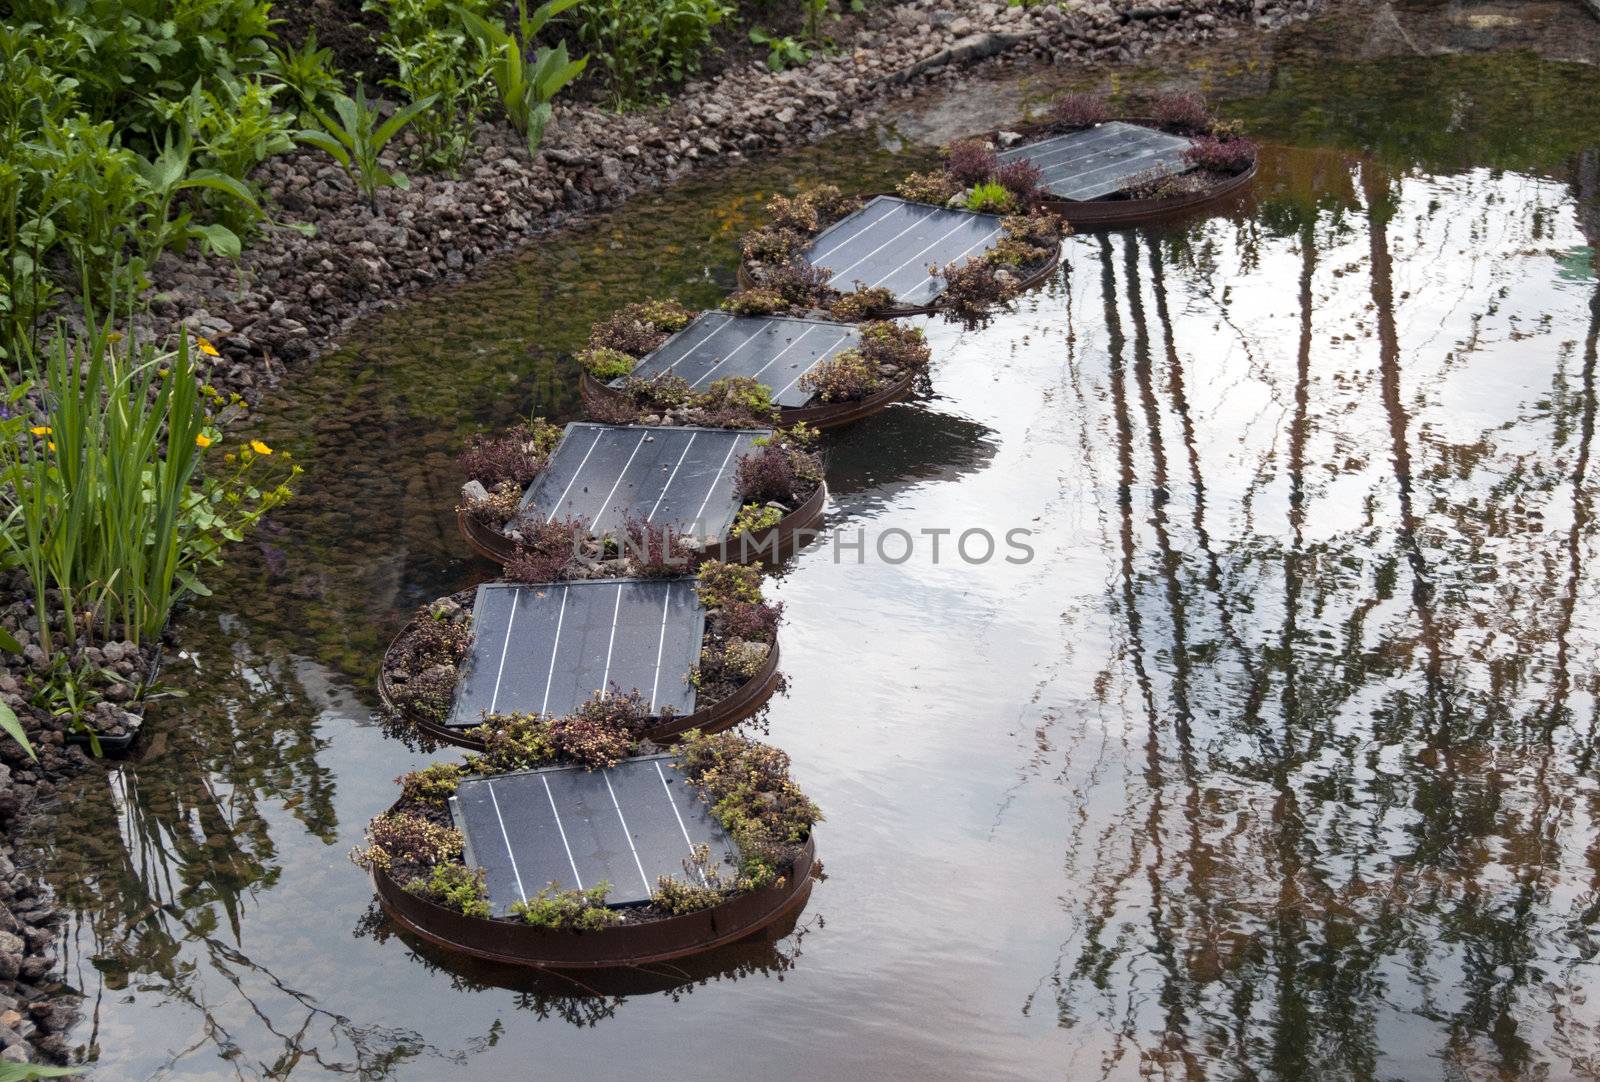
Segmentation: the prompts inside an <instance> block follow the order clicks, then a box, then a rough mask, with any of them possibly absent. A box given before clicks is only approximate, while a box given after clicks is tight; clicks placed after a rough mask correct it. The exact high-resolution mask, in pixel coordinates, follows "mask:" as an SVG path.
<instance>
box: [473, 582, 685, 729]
mask: <svg viewBox="0 0 1600 1082" xmlns="http://www.w3.org/2000/svg"><path fill="white" fill-rule="evenodd" d="M704 628H705V610H704V609H703V608H702V607H701V605H700V599H699V597H698V596H697V595H696V593H695V582H694V580H693V579H689V578H683V579H622V580H618V579H594V580H585V581H578V582H568V583H554V584H551V585H546V586H518V585H513V584H510V583H486V584H484V585H482V586H480V587H478V596H477V601H476V603H475V604H474V605H473V610H472V636H473V638H472V652H471V654H470V655H469V656H468V658H467V661H466V663H465V664H464V665H463V666H462V670H461V679H460V681H459V683H458V684H457V686H456V697H455V704H454V707H453V709H452V711H451V716H450V724H452V725H455V726H461V727H470V726H473V725H477V724H478V723H479V722H480V721H482V720H483V715H484V714H485V713H500V714H513V713H538V714H551V715H563V714H570V713H571V712H572V711H573V710H574V709H575V708H576V707H578V706H579V705H581V704H582V703H584V702H586V701H588V700H589V699H590V698H592V697H593V696H594V693H595V692H597V691H606V692H607V693H609V692H610V690H611V689H612V688H613V687H615V688H616V689H618V690H619V691H621V692H624V693H626V692H629V691H635V690H637V691H638V692H639V694H640V695H642V696H643V697H644V698H645V699H646V700H648V702H649V703H650V708H651V711H652V712H653V713H660V712H661V711H662V710H663V709H664V708H667V707H670V708H671V709H672V711H673V713H675V714H679V715H682V714H688V713H691V712H693V710H694V704H695V692H694V688H693V687H691V686H690V685H689V682H688V680H687V679H686V676H687V674H688V672H689V670H690V668H692V667H693V666H694V665H695V664H696V663H697V662H698V661H699V658H700V640H701V636H702V633H703V631H704Z"/></svg>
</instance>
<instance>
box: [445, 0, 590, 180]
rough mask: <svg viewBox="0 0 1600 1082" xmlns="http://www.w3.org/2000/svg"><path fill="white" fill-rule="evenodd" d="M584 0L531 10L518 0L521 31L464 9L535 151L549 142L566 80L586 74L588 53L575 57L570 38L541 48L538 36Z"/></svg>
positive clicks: (511, 115) (509, 112)
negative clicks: (547, 135) (556, 103)
mask: <svg viewBox="0 0 1600 1082" xmlns="http://www.w3.org/2000/svg"><path fill="white" fill-rule="evenodd" d="M581 2H583V0H546V3H543V4H540V5H539V6H538V7H537V8H535V9H534V10H533V12H532V13H531V14H530V13H529V11H528V7H527V3H526V0H517V33H516V34H515V36H513V35H512V34H511V33H510V32H508V31H507V30H506V29H505V28H504V27H502V26H498V25H496V24H494V23H491V22H490V21H488V20H487V19H485V18H483V17H482V16H480V15H477V14H475V13H473V12H471V11H467V10H465V9H461V10H460V15H461V19H462V22H463V23H464V24H465V25H466V28H467V30H468V32H470V33H471V34H472V35H473V36H474V37H475V38H477V40H478V44H479V46H480V47H481V48H482V49H483V51H484V53H485V54H486V55H487V56H488V57H489V58H490V60H489V74H490V76H491V77H492V78H493V80H494V85H495V89H496V90H498V91H499V94H500V103H501V104H502V105H503V106H504V107H505V110H506V119H507V120H509V121H510V122H511V126H512V127H513V128H516V129H517V130H518V131H519V132H521V133H522V134H523V135H525V136H527V138H528V153H529V154H535V153H537V152H538V150H539V145H540V144H541V143H543V142H544V132H545V128H546V127H547V126H548V125H549V123H550V117H551V113H552V110H551V106H550V102H551V101H552V100H554V98H555V96H556V95H557V94H559V93H560V92H561V91H562V90H563V89H565V88H566V86H567V85H568V84H569V83H571V82H572V81H573V80H575V79H576V78H578V76H580V75H582V74H583V71H584V68H586V67H587V66H588V64H589V58H588V57H587V56H584V57H580V58H578V59H577V60H573V59H572V58H571V56H569V55H568V53H567V44H566V42H564V41H563V42H559V43H557V44H556V46H555V47H554V48H553V49H546V50H543V51H540V50H538V49H536V48H535V47H534V38H535V37H536V36H537V35H538V33H539V31H540V30H542V29H543V28H544V26H545V24H546V23H547V22H549V21H550V20H551V19H553V18H554V17H555V16H557V15H560V14H561V13H562V12H564V11H566V10H568V9H569V8H572V7H575V6H576V5H577V4H579V3H581Z"/></svg>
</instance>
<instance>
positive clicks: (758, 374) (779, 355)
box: [750, 324, 817, 379]
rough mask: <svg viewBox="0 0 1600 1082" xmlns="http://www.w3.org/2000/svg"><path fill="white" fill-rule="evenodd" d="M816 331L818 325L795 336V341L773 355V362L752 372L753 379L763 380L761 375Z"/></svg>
mask: <svg viewBox="0 0 1600 1082" xmlns="http://www.w3.org/2000/svg"><path fill="white" fill-rule="evenodd" d="M816 329H817V328H816V324H812V325H811V326H809V327H807V328H806V329H805V330H803V331H801V332H800V333H799V334H798V335H796V336H795V339H794V341H792V342H790V343H789V344H788V345H786V346H784V347H783V348H782V349H780V350H779V351H778V352H777V353H774V354H773V355H772V360H770V361H768V362H767V363H766V364H764V365H762V366H761V367H760V368H758V369H756V370H755V371H754V372H752V373H751V374H750V375H751V378H753V379H760V378H761V373H763V372H765V371H766V370H767V369H769V368H771V367H772V366H773V365H775V364H777V363H778V361H779V360H780V359H781V358H782V357H783V355H784V354H785V353H788V352H789V351H790V350H791V349H793V348H794V347H795V346H798V345H799V344H800V343H801V342H804V341H805V340H806V338H807V337H809V336H810V334H811V332H812V331H814V330H816Z"/></svg>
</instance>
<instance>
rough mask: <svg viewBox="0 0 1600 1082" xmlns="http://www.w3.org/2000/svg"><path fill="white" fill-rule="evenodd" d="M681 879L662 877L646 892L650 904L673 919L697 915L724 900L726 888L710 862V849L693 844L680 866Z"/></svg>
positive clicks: (718, 868) (703, 845) (669, 876)
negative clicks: (690, 914) (648, 892)
mask: <svg viewBox="0 0 1600 1082" xmlns="http://www.w3.org/2000/svg"><path fill="white" fill-rule="evenodd" d="M683 872H684V877H683V878H682V879H679V878H677V877H676V876H671V875H663V876H661V877H660V878H658V879H657V880H656V889H655V890H653V891H651V892H650V902H651V904H652V905H654V906H655V907H656V908H657V909H660V910H662V911H663V912H665V913H670V914H672V915H673V916H675V917H676V916H682V915H683V914H685V913H698V912H700V911H701V910H702V909H710V908H711V907H712V906H714V905H720V904H721V903H722V902H724V901H726V900H727V897H728V885H727V884H725V883H724V882H723V881H722V872H721V869H720V867H719V866H718V865H716V864H713V863H712V862H711V847H710V846H709V845H706V844H705V843H704V842H701V843H699V844H697V845H696V846H695V847H694V848H693V849H692V850H691V851H690V855H689V857H688V858H686V859H685V860H684V862H683Z"/></svg>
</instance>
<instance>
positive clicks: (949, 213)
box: [806, 195, 1002, 305]
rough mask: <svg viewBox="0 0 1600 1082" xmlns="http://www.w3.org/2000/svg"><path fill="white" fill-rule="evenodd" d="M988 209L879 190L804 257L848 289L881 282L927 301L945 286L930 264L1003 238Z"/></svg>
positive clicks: (898, 293) (979, 250) (956, 260)
mask: <svg viewBox="0 0 1600 1082" xmlns="http://www.w3.org/2000/svg"><path fill="white" fill-rule="evenodd" d="M1001 235H1002V234H1001V228H1000V219H999V218H997V217H995V216H994V215H992V214H974V213H973V212H972V211H969V210H950V209H948V208H946V207H931V206H928V205H926V204H924V203H911V202H907V201H906V200H904V199H900V198H897V197H895V196H892V195H880V196H878V197H877V198H875V199H873V200H871V201H869V202H868V203H867V205H866V206H864V207H862V208H861V209H860V210H858V211H856V212H855V213H854V214H851V215H849V216H848V217H846V218H842V219H840V220H839V221H837V222H835V223H834V224H833V225H831V226H829V227H828V228H827V229H825V230H823V231H822V232H821V233H819V234H818V235H817V239H816V240H815V241H813V242H812V244H811V248H810V250H809V251H808V252H807V253H806V259H807V261H808V262H810V263H811V265H812V266H815V267H824V268H826V269H827V270H828V271H829V272H830V277H829V283H830V284H831V285H832V286H833V287H834V288H835V289H839V290H843V291H844V292H846V293H848V292H850V291H852V290H853V289H855V288H856V286H855V283H857V282H860V283H861V284H862V285H863V286H865V287H867V288H873V287H879V286H881V287H883V288H884V289H887V290H888V291H889V292H890V293H891V294H893V295H894V298H895V299H896V300H897V301H899V302H900V303H902V304H919V305H920V304H927V303H929V302H930V301H932V300H933V299H934V298H935V297H937V296H938V295H939V293H940V292H941V291H942V290H943V289H944V283H943V281H942V280H940V279H937V278H934V277H933V276H932V275H931V274H929V273H928V268H929V267H930V266H933V265H938V266H941V267H942V266H946V265H949V264H958V265H959V264H962V263H965V262H966V261H967V260H969V259H972V258H973V257H975V256H978V255H981V254H983V253H984V252H986V251H988V250H989V249H990V248H992V247H994V245H995V244H996V243H997V242H998V241H999V240H1000V238H1001Z"/></svg>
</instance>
